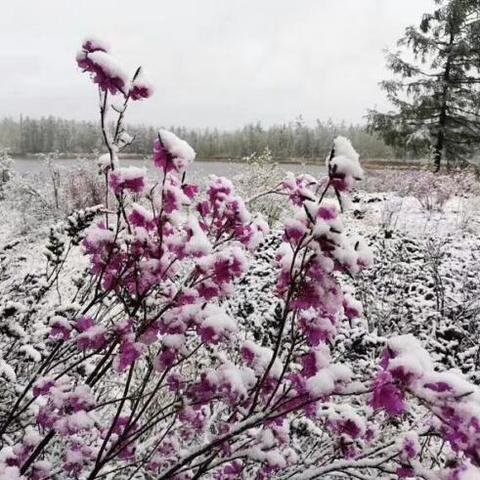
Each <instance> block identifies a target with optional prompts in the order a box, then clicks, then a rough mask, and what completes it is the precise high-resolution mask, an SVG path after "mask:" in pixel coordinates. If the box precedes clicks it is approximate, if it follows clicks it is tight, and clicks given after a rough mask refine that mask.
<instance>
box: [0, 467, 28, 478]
mask: <svg viewBox="0 0 480 480" xmlns="http://www.w3.org/2000/svg"><path fill="white" fill-rule="evenodd" d="M24 478H25V477H23V476H21V475H20V470H19V469H18V468H17V467H5V469H4V470H3V472H0V480H22V479H24Z"/></svg>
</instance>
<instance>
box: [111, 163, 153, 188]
mask: <svg viewBox="0 0 480 480" xmlns="http://www.w3.org/2000/svg"><path fill="white" fill-rule="evenodd" d="M146 176H147V170H146V168H139V167H124V168H120V169H118V170H115V171H113V172H111V173H110V186H111V187H112V190H113V191H114V192H115V193H116V194H119V193H122V192H123V191H124V190H129V191H131V192H132V193H143V192H144V190H145V189H146V187H147V178H146Z"/></svg>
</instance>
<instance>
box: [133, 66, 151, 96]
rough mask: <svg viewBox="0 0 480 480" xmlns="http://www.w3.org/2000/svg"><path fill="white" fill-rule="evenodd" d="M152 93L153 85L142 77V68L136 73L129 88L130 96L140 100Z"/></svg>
mask: <svg viewBox="0 0 480 480" xmlns="http://www.w3.org/2000/svg"><path fill="white" fill-rule="evenodd" d="M152 95H153V85H152V84H151V83H150V82H149V81H148V80H147V79H146V78H145V77H144V75H143V70H141V69H140V71H139V72H138V73H137V76H136V77H135V79H134V80H133V82H132V86H131V88H130V98H131V99H132V100H142V99H144V98H149V97H151V96H152Z"/></svg>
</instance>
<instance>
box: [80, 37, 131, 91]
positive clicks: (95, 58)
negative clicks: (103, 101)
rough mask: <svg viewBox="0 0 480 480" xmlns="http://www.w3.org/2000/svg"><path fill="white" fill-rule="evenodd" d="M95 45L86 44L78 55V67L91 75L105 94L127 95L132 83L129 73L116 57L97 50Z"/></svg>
mask: <svg viewBox="0 0 480 480" xmlns="http://www.w3.org/2000/svg"><path fill="white" fill-rule="evenodd" d="M93 45H94V46H93V47H92V44H91V43H84V48H82V50H80V51H79V52H78V54H77V64H78V66H79V67H80V68H81V69H82V70H83V71H84V72H88V73H90V74H91V75H92V78H93V81H94V83H96V84H97V85H98V87H99V88H100V89H101V90H103V91H104V92H110V93H111V94H112V95H115V94H116V93H118V92H120V93H122V94H124V95H125V94H126V91H127V88H128V84H129V82H130V80H129V78H128V75H127V73H126V72H125V70H124V69H123V67H122V66H121V64H120V63H119V62H118V61H117V60H116V59H115V58H114V57H112V56H111V55H110V54H109V53H107V52H106V51H104V50H103V49H100V48H95V46H96V44H93ZM92 48H95V49H93V50H92Z"/></svg>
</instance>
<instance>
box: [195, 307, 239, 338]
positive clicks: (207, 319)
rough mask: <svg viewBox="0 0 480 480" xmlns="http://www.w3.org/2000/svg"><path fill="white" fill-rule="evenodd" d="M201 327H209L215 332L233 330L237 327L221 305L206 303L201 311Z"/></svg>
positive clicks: (220, 332)
mask: <svg viewBox="0 0 480 480" xmlns="http://www.w3.org/2000/svg"><path fill="white" fill-rule="evenodd" d="M201 318H202V320H201V326H202V328H211V329H213V330H214V331H215V333H217V334H222V333H224V332H234V331H236V329H237V323H236V322H235V320H234V319H233V318H232V317H230V316H229V315H227V314H226V313H225V310H223V309H222V308H221V307H219V306H218V305H215V304H208V305H207V306H206V307H205V308H204V309H203V310H202V313H201Z"/></svg>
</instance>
